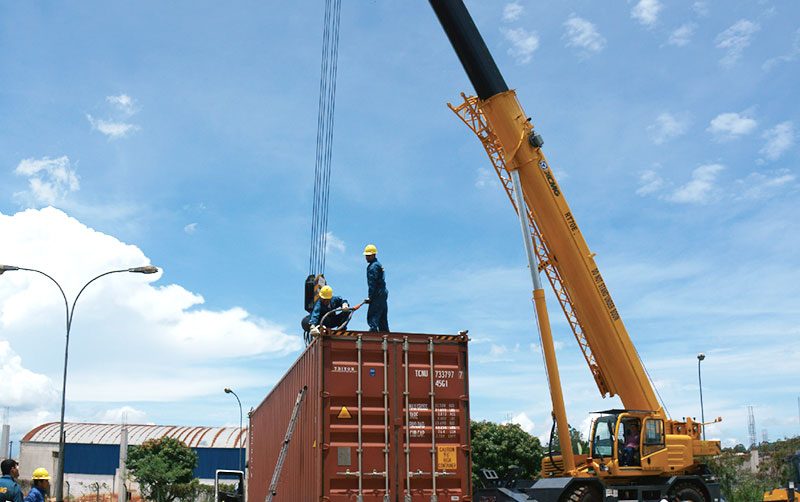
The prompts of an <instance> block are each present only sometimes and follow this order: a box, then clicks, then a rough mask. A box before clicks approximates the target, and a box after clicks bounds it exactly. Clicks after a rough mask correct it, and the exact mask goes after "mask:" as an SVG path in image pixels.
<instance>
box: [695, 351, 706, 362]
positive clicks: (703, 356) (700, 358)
mask: <svg viewBox="0 0 800 502" xmlns="http://www.w3.org/2000/svg"><path fill="white" fill-rule="evenodd" d="M705 358H706V355H705V354H703V353H702V352H701V353H699V354H697V359H698V360H699V361H702V360H703V359H705Z"/></svg>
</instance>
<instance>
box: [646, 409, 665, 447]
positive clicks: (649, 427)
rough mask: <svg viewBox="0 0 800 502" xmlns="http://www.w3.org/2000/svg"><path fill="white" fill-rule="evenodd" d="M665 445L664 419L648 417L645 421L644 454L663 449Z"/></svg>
mask: <svg viewBox="0 0 800 502" xmlns="http://www.w3.org/2000/svg"><path fill="white" fill-rule="evenodd" d="M664 447H665V445H664V421H663V420H660V419H654V418H651V419H648V420H647V421H646V422H645V423H644V441H643V443H642V456H646V455H650V454H651V453H653V452H656V451H658V450H663V449H664Z"/></svg>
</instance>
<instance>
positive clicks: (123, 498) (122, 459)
mask: <svg viewBox="0 0 800 502" xmlns="http://www.w3.org/2000/svg"><path fill="white" fill-rule="evenodd" d="M127 461H128V426H127V425H125V424H122V430H121V431H120V433H119V491H118V492H117V502H127V500H128V489H127V488H126V487H125V471H126V469H127Z"/></svg>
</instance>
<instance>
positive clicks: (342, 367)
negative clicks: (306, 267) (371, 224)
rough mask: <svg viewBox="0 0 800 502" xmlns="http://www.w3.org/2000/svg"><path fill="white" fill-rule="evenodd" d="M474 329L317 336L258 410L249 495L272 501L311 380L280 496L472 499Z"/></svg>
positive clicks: (372, 500)
mask: <svg viewBox="0 0 800 502" xmlns="http://www.w3.org/2000/svg"><path fill="white" fill-rule="evenodd" d="M467 376H468V375H467V337H466V336H465V335H423V334H408V333H370V332H358V331H349V332H341V331H340V332H332V333H326V334H323V335H322V336H321V337H317V338H316V339H315V340H314V341H313V342H312V343H311V345H309V346H308V347H307V348H306V350H305V351H304V352H303V353H302V354H301V355H300V357H299V358H298V359H297V361H296V362H295V363H294V365H293V366H292V367H291V368H290V369H289V371H288V372H287V373H286V375H284V377H283V378H282V379H281V380H280V381H279V382H278V383H277V384H276V385H275V388H273V389H272V391H271V392H270V393H269V395H267V397H266V398H264V400H263V401H262V402H261V404H259V405H258V407H257V408H256V409H255V410H253V411H252V412H251V413H250V429H249V432H250V434H249V445H248V455H249V460H248V484H247V492H248V500H249V501H250V502H263V501H264V500H265V499H266V497H267V494H268V489H269V485H270V482H271V480H272V476H273V472H274V470H275V466H276V464H277V461H278V456H279V454H280V450H281V446H282V445H283V442H284V437H285V435H286V430H287V426H288V425H289V421H290V418H291V415H292V411H293V409H294V406H295V402H296V400H297V395H298V392H299V391H300V390H301V389H303V388H306V391H305V396H304V400H303V402H302V405H301V409H300V413H299V415H298V420H297V423H296V426H295V429H294V434H293V436H292V438H291V441H290V442H289V447H288V450H287V454H286V458H285V461H284V464H283V468H282V471H281V474H280V478H279V482H278V485H277V489H276V495H275V497H274V500H275V501H276V502H280V501H302V502H307V501H330V502H345V501H347V502H351V501H352V502H358V501H363V502H388V501H391V502H408V501H411V502H431V501H438V502H443V501H471V500H472V475H471V469H472V468H471V458H470V434H469V381H468V378H467Z"/></svg>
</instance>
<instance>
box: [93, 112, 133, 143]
mask: <svg viewBox="0 0 800 502" xmlns="http://www.w3.org/2000/svg"><path fill="white" fill-rule="evenodd" d="M86 118H87V119H88V120H89V123H90V124H91V125H92V129H94V130H96V131H100V132H101V133H103V134H105V135H106V136H108V137H109V138H112V139H117V138H124V137H125V136H127V135H128V133H129V132H133V131H138V130H139V126H137V125H134V124H127V123H125V122H113V121H110V120H103V119H96V118H94V117H92V116H91V115H89V114H87V115H86Z"/></svg>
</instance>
